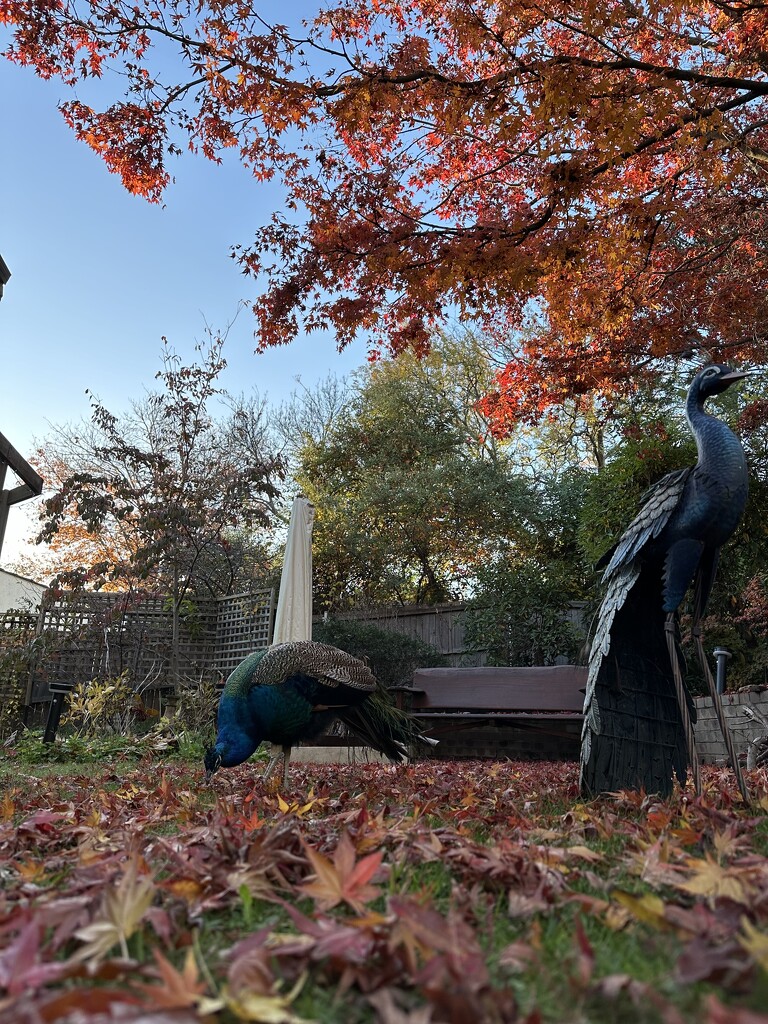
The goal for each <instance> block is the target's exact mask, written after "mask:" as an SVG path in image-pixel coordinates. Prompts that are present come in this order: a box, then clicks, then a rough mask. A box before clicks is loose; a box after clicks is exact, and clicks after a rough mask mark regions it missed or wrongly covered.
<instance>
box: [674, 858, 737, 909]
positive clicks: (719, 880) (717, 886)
mask: <svg viewBox="0 0 768 1024" xmlns="http://www.w3.org/2000/svg"><path fill="white" fill-rule="evenodd" d="M686 863H687V866H688V867H689V868H691V869H692V871H693V875H692V877H691V878H689V879H688V880H687V881H685V882H678V883H677V887H678V888H679V889H682V890H684V891H685V892H689V893H692V894H693V895H694V896H707V897H708V898H709V899H710V900H715V899H717V898H718V897H725V898H727V899H730V900H733V901H734V902H735V903H743V904H747V903H748V902H749V899H748V896H747V893H746V890H745V888H744V885H743V883H742V881H741V878H740V877H739V874H738V872H737V871H736V869H734V868H727V867H723V866H722V865H721V864H718V863H717V861H715V860H713V859H712V857H711V856H710V855H709V854H707V855H706V857H705V858H704V859H700V858H696V857H689V858H688V860H687V862H686Z"/></svg>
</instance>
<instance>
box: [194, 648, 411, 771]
mask: <svg viewBox="0 0 768 1024" xmlns="http://www.w3.org/2000/svg"><path fill="white" fill-rule="evenodd" d="M335 719H340V720H341V721H342V722H344V723H345V725H346V726H347V727H348V729H349V730H350V731H351V732H352V733H353V734H354V735H355V736H357V737H358V738H359V739H360V740H361V741H362V742H363V743H365V744H366V745H367V746H371V747H373V748H374V749H376V750H379V751H381V753H383V754H385V755H386V756H387V757H388V758H389V759H390V760H392V761H402V760H404V759H405V757H406V756H407V752H408V747H409V745H410V744H412V743H414V742H418V741H420V740H423V739H424V737H423V736H422V734H421V731H420V730H419V728H418V726H417V724H416V723H415V722H414V720H413V719H412V718H411V717H410V716H409V715H407V714H406V713H405V712H403V711H400V710H399V709H398V708H397V707H395V705H394V704H393V703H392V701H391V699H390V698H389V696H388V695H387V694H386V691H385V690H384V689H383V688H382V687H381V686H380V685H379V683H378V681H377V680H376V677H375V676H374V675H373V673H372V672H371V670H370V669H369V668H368V666H367V665H366V664H365V663H364V662H362V661H360V660H359V659H358V658H355V657H353V656H352V655H351V654H348V653H347V652H346V651H342V650H340V649H339V648H337V647H332V646H330V645H329V644H321V643H317V642H315V641H311V640H307V641H294V642H291V643H286V644H276V645H274V646H273V647H270V648H268V649H267V650H264V651H256V652H254V653H253V654H250V655H249V656H248V657H247V658H245V660H244V661H242V662H241V663H240V664H239V665H238V666H237V668H235V669H234V671H233V672H232V674H231V675H230V676H229V678H228V679H227V682H226V683H225V685H224V690H223V692H222V695H221V699H220V701H219V709H218V723H217V724H218V734H217V737H216V742H215V744H214V746H213V747H212V748H211V749H210V750H209V751H207V752H206V756H205V767H206V770H207V771H208V773H209V775H210V774H211V773H212V772H214V771H215V770H216V769H217V768H219V767H224V768H231V767H233V766H235V765H238V764H242V763H243V761H246V760H247V759H248V758H249V757H250V756H251V754H253V752H254V751H255V750H256V748H257V747H258V746H259V744H260V743H262V742H264V741H268V742H270V743H273V744H275V745H276V746H279V747H282V749H283V758H284V770H283V774H284V775H285V770H286V768H287V761H288V758H289V756H290V748H291V747H293V746H295V745H296V744H297V743H300V742H305V741H307V740H312V739H315V738H317V737H318V736H319V735H320V734H321V733H323V732H324V731H325V730H326V729H327V728H328V726H329V725H330V724H331V723H332V722H333V721H334V720H335ZM272 767H273V765H272V764H271V765H270V769H271V768H272ZM270 769H268V774H269V771H270Z"/></svg>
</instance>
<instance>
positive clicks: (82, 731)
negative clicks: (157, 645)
mask: <svg viewBox="0 0 768 1024" xmlns="http://www.w3.org/2000/svg"><path fill="white" fill-rule="evenodd" d="M156 715H157V712H156V711H154V710H153V709H152V708H149V707H147V706H146V705H145V703H144V701H143V700H142V698H141V695H140V694H139V693H137V692H136V691H135V690H134V689H133V688H132V687H131V685H130V672H128V671H127V670H126V671H125V672H122V673H121V674H120V675H119V676H117V677H116V678H114V679H91V680H89V681H88V682H85V683H77V685H76V686H75V688H74V690H73V691H72V693H71V694H70V695H69V704H68V709H67V712H66V714H65V715H64V716H63V717H62V725H65V726H70V727H72V728H73V729H74V730H75V732H76V733H77V734H78V735H80V736H82V737H84V738H88V739H92V738H93V737H94V736H96V735H100V734H107V735H108V734H110V733H117V734H121V735H125V734H130V733H132V732H133V731H134V729H135V728H136V725H137V723H138V722H140V721H145V720H146V719H148V718H152V717H155V716H156Z"/></svg>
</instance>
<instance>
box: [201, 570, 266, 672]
mask: <svg viewBox="0 0 768 1024" xmlns="http://www.w3.org/2000/svg"><path fill="white" fill-rule="evenodd" d="M217 604H218V610H217V615H216V661H215V663H216V671H217V672H220V673H221V674H222V675H223V676H228V675H229V673H230V672H231V671H232V669H233V668H235V666H236V665H239V663H240V662H241V661H242V660H243V658H244V657H245V656H246V655H247V654H250V653H251V651H257V650H260V649H261V648H263V647H269V644H270V642H271V638H272V624H273V622H274V618H275V592H274V590H262V591H259V592H258V593H255V594H237V595H235V596H233V597H221V598H219V600H218V602H217Z"/></svg>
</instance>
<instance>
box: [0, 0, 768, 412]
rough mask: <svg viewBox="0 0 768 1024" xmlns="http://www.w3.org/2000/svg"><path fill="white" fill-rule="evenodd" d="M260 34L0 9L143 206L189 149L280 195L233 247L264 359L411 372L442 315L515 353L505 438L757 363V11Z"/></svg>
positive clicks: (588, 14)
mask: <svg viewBox="0 0 768 1024" xmlns="http://www.w3.org/2000/svg"><path fill="white" fill-rule="evenodd" d="M268 13H269V12H268V8H267V5H259V4H258V3H255V2H254V3H244V4H240V5H234V4H230V3H225V2H222V0H203V2H201V3H199V4H195V5H189V4H188V3H186V2H185V0H131V2H130V3H127V2H126V3H124V2H121V0H92V2H90V3H82V4H75V3H74V2H73V0H59V2H58V3H55V4H51V3H49V2H48V0H33V2H23V3H22V2H20V0H2V2H0V20H1V21H2V22H3V23H4V25H5V27H6V33H7V40H8V41H7V45H6V48H5V54H6V56H7V57H8V58H10V59H12V60H14V61H15V62H17V63H20V64H27V65H30V66H31V67H33V68H34V69H35V70H36V71H37V73H38V74H40V75H43V76H45V77H51V76H59V77H60V78H61V79H62V80H63V81H64V82H65V83H67V84H68V85H70V86H72V87H73V88H74V87H79V88H81V89H83V90H84V93H85V94H86V95H87V96H88V97H89V100H90V97H93V103H94V104H97V101H98V105H94V106H92V105H91V103H90V101H89V102H85V101H84V100H82V99H79V98H78V99H74V98H73V99H69V100H67V101H66V102H64V103H63V104H62V112H63V114H64V116H65V117H66V119H67V121H68V122H69V123H70V125H71V126H72V128H73V129H74V131H75V132H76V134H77V135H78V137H80V138H81V139H83V140H84V141H85V142H86V143H88V145H90V146H91V147H92V148H93V149H94V150H95V151H96V152H98V153H99V154H100V155H101V156H103V158H104V159H105V161H106V163H107V165H108V166H109V168H110V169H111V170H112V171H114V172H116V173H118V174H120V175H121V176H122V178H123V181H124V182H125V185H126V187H127V188H128V189H130V190H131V191H133V192H136V193H138V194H141V195H144V196H146V197H147V198H148V199H149V200H152V201H157V200H159V199H160V197H161V195H162V193H163V190H164V189H165V188H166V186H167V185H168V183H169V181H170V173H171V172H170V168H171V163H170V160H169V158H170V157H171V156H172V155H174V154H176V153H178V152H180V151H181V149H182V148H183V147H184V146H189V147H191V148H192V149H194V150H198V151H200V152H202V153H203V154H205V155H206V156H207V157H210V158H211V159H214V160H216V159H219V157H220V154H221V153H222V152H223V151H224V150H225V149H236V150H237V151H238V152H239V154H240V157H241V159H242V161H243V162H244V164H245V165H246V166H247V167H248V168H249V169H250V170H252V172H253V174H254V176H255V177H256V178H257V179H264V178H271V177H277V178H278V179H279V180H281V181H282V183H283V185H284V187H285V190H286V199H287V201H286V206H285V210H283V211H280V212H277V213H275V215H274V216H273V218H272V221H271V223H269V224H268V225H266V226H265V227H263V228H262V230H260V231H259V233H258V234H257V236H256V241H255V242H254V243H253V244H252V245H250V246H247V247H238V248H236V249H235V254H236V257H237V259H238V260H239V261H240V263H241V264H242V267H243V268H244V269H245V270H246V271H248V272H250V273H252V274H253V275H258V274H264V273H265V274H266V275H267V284H266V289H265V291H264V292H263V294H262V295H261V297H260V298H259V299H258V301H257V302H256V303H255V306H254V312H255V314H256V320H257V337H258V344H259V345H260V346H262V347H263V346H268V345H273V344H280V343H284V342H288V341H290V340H291V339H292V338H293V336H294V335H295V334H296V333H297V332H298V331H299V330H301V329H304V330H312V329H317V328H321V327H323V328H324V327H328V326H330V327H331V328H332V329H333V331H334V332H335V334H336V337H337V341H338V344H339V345H341V346H343V345H345V344H347V343H348V342H349V341H350V340H351V339H352V338H353V337H355V336H356V335H357V334H359V333H361V332H362V333H364V334H366V335H367V336H368V337H369V338H370V343H371V347H372V349H373V350H374V351H376V350H377V349H378V350H388V351H390V352H392V353H398V352H400V351H403V350H405V349H411V350H413V351H415V352H417V353H422V352H424V351H426V349H427V348H428V346H429V338H430V334H431V332H432V331H433V329H434V326H435V324H436V323H437V322H438V321H439V320H440V319H441V318H442V317H443V316H444V315H445V314H446V312H449V311H450V312H452V313H455V314H456V315H458V316H459V317H463V318H467V319H473V320H475V321H477V322H479V323H480V324H482V326H483V327H484V329H486V330H487V331H489V332H491V333H493V334H495V335H496V336H498V337H499V338H505V339H509V338H510V337H513V338H515V339H517V342H516V344H515V346H514V349H513V352H512V356H511V358H510V361H509V363H508V365H507V366H506V368H505V369H504V370H502V371H501V373H500V374H499V377H498V381H497V386H496V388H495V390H494V392H493V393H492V394H491V396H490V397H489V399H488V402H487V411H488V413H489V414H490V415H492V416H493V418H494V420H495V424H496V426H497V427H498V428H500V429H504V427H505V426H506V425H507V424H509V423H510V422H511V421H512V420H514V419H518V418H520V417H525V416H531V415H536V414H537V413H538V412H540V411H541V410H542V409H544V408H546V407H547V406H549V405H551V404H553V403H558V402H560V401H562V400H563V399H564V398H565V397H568V396H572V395H574V394H580V393H586V392H594V391H598V392H600V391H602V392H605V393H610V392H612V391H615V390H616V389H619V390H620V389H622V388H623V389H626V388H627V387H628V386H629V383H630V382H631V381H632V380H633V379H635V378H636V375H637V372H638V371H639V370H642V369H643V368H644V367H646V366H648V365H652V363H653V360H655V359H658V358H660V357H664V356H669V355H675V354H680V353H682V352H684V351H686V350H690V349H691V348H695V347H701V346H705V347H706V348H708V350H709V351H710V352H711V353H712V354H713V355H715V356H728V357H735V358H739V359H746V360H755V361H761V360H762V359H763V358H764V350H765V344H764V343H765V337H766V329H768V303H766V299H765V294H766V287H765V285H766V276H767V275H766V249H765V234H766V232H765V221H766V201H767V199H768V192H767V190H766V166H767V165H768V149H766V143H768V119H767V115H768V104H767V103H766V96H767V95H768V76H767V75H766V71H768V56H766V53H767V52H768V50H767V49H766V34H768V9H766V7H765V5H764V4H762V3H758V2H752V0H732V2H728V3H726V2H717V0H714V2H707V3H693V2H686V0H647V2H643V3H639V2H634V0H587V2H585V3H579V4H572V3H570V2H565V0H541V2H540V3H537V4H530V3H523V2H517V0H506V2H502V0H496V2H491V0H451V2H447V0H409V2H408V3H407V4H406V3H403V2H402V0H365V2H362V0H345V2H339V0H331V2H328V3H325V4H324V5H322V8H320V9H314V8H311V9H307V10H306V13H307V15H308V18H307V21H306V22H304V23H302V24H297V25H294V26H293V27H291V28H289V27H285V26H280V25H274V24H270V23H268V21H267V20H266V19H267V17H268ZM109 70H113V71H115V70H116V71H118V72H120V74H119V76H115V75H109V74H108V73H107V72H108V71H109ZM95 79H100V81H99V82H95V81H94V80H95ZM116 83H117V84H116Z"/></svg>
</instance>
